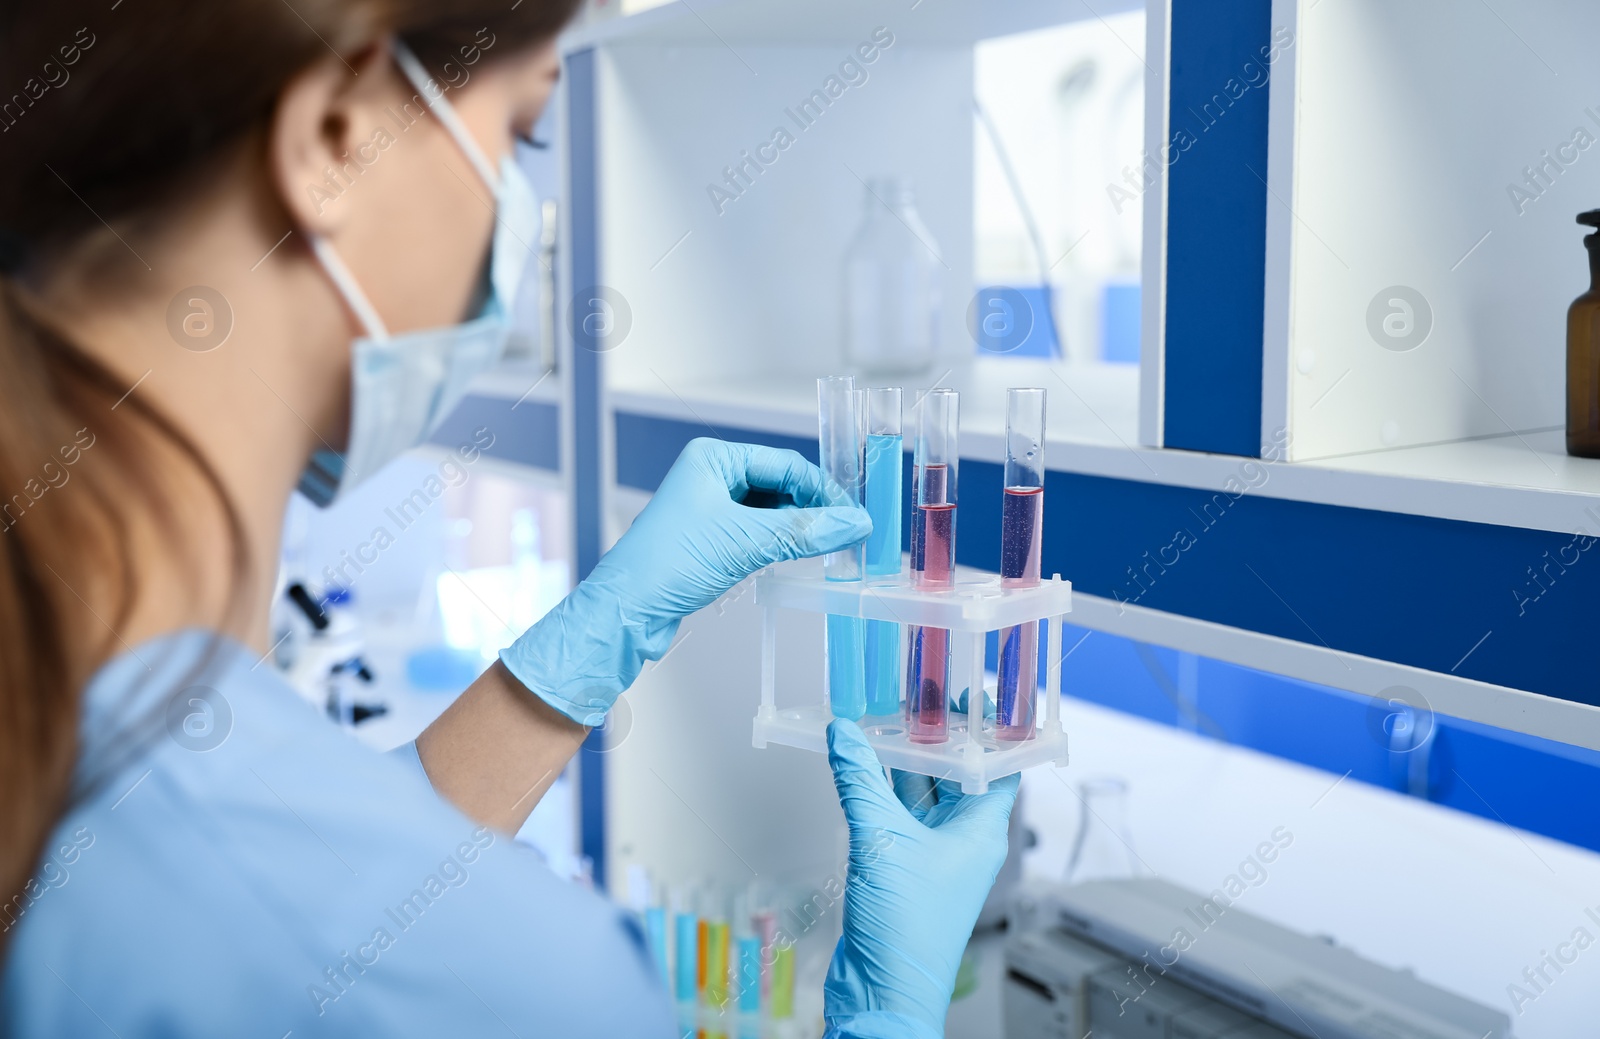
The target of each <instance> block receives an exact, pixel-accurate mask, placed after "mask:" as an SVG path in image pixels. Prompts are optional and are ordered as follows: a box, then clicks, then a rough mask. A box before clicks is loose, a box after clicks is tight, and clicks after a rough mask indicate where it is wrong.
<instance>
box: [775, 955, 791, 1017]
mask: <svg viewBox="0 0 1600 1039" xmlns="http://www.w3.org/2000/svg"><path fill="white" fill-rule="evenodd" d="M793 1016H794V943H793V942H791V941H789V940H788V939H784V940H783V941H780V942H777V943H775V946H774V948H773V953H772V1019H773V1020H774V1021H782V1020H785V1019H787V1018H791V1017H793Z"/></svg>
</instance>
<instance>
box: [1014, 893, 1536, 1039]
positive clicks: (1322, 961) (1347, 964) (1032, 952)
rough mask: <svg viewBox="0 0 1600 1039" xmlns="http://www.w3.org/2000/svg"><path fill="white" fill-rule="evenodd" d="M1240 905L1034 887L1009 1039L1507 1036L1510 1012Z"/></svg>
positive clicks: (1020, 931)
mask: <svg viewBox="0 0 1600 1039" xmlns="http://www.w3.org/2000/svg"><path fill="white" fill-rule="evenodd" d="M1235 879H1237V878H1235ZM1235 890H1236V891H1237V889H1235ZM1236 898H1237V895H1236V896H1235V897H1234V898H1230V897H1229V896H1228V895H1226V894H1225V893H1224V892H1223V890H1220V889H1219V890H1217V891H1213V892H1212V893H1211V894H1210V895H1203V894H1200V893H1199V892H1195V891H1188V890H1186V889H1184V888H1181V887H1178V886H1177V885H1175V884H1169V883H1167V882H1166V881H1164V880H1158V879H1156V878H1154V877H1144V878H1138V879H1125V880H1098V881H1092V882H1089V883H1084V884H1071V885H1063V884H1052V885H1045V886H1035V887H1032V888H1030V889H1029V890H1028V891H1027V892H1026V893H1024V894H1021V895H1019V898H1018V902H1017V907H1018V912H1017V913H1015V914H1014V915H1013V929H1012V932H1011V934H1010V935H1009V936H1008V937H1007V940H1006V974H1005V982H1004V989H1003V992H1002V996H1001V998H1002V1006H1003V1012H1004V1017H1005V1035H1006V1039H1082V1037H1083V1035H1084V1034H1085V1033H1088V1032H1091V1031H1092V1032H1093V1034H1094V1035H1096V1036H1100V1037H1102V1039H1153V1037H1158V1036H1159V1037H1166V1039H1221V1037H1223V1036H1226V1037H1227V1039H1288V1037H1301V1039H1395V1037H1398V1036H1417V1037H1419V1039H1420V1037H1422V1036H1427V1037H1429V1039H1509V1036H1510V1035H1511V1021H1510V1018H1508V1017H1507V1016H1506V1015H1505V1014H1504V1013H1501V1012H1500V1011H1498V1010H1494V1009H1491V1008H1490V1007H1486V1006H1483V1005H1481V1004H1478V1003H1473V1002H1471V1001H1470V1000H1467V999H1463V998H1462V997H1460V996H1457V995H1454V994H1453V993H1449V992H1446V991H1444V990H1443V989H1440V988H1435V987H1434V986H1432V985H1430V984H1428V983H1427V982H1424V981H1422V980H1420V979H1418V978H1417V977H1416V976H1415V975H1413V974H1412V973H1411V972H1409V971H1404V970H1394V969H1391V968H1388V967H1383V966H1380V965H1378V964H1376V963H1373V962H1371V961H1370V960H1366V959H1363V958H1362V957H1360V956H1358V955H1356V954H1355V953H1354V952H1352V951H1351V950H1349V949H1345V948H1342V947H1340V946H1338V945H1336V944H1334V942H1332V941H1331V940H1329V939H1325V938H1320V937H1318V938H1313V937H1309V936H1306V935H1302V934H1298V933H1296V932H1294V931H1291V930H1288V929H1287V928H1284V927H1280V926H1278V925H1277V924H1274V923H1271V922H1270V921H1268V920H1265V919H1263V918H1261V917H1259V916H1255V915H1254V914H1252V913H1249V912H1247V911H1245V910H1244V909H1242V908H1239V907H1238V906H1237V905H1234V904H1233V903H1234V901H1235V900H1236Z"/></svg>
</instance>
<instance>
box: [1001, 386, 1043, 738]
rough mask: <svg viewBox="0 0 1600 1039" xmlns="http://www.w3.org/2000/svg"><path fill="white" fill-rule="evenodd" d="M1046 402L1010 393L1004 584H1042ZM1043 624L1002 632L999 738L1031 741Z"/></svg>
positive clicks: (1035, 395)
mask: <svg viewBox="0 0 1600 1039" xmlns="http://www.w3.org/2000/svg"><path fill="white" fill-rule="evenodd" d="M1044 404H1045V393H1044V390H1040V389H1011V390H1007V391H1006V473H1005V492H1004V494H1003V495H1002V496H1001V498H1002V501H1001V512H1000V585H1001V587H1003V588H1033V587H1035V586H1037V585H1038V584H1039V555H1040V542H1041V537H1042V525H1043V521H1044ZM1038 701H1039V622H1038V621H1030V622H1028V623H1027V624H1018V625H1014V626H1013V627H1009V628H1006V629H1004V630H1002V631H1001V632H1000V666H999V689H998V691H997V694H996V698H995V718H994V736H995V739H997V740H1005V741H1007V742H1018V741H1021V740H1031V739H1033V736H1034V728H1035V723H1036V719H1037V716H1038Z"/></svg>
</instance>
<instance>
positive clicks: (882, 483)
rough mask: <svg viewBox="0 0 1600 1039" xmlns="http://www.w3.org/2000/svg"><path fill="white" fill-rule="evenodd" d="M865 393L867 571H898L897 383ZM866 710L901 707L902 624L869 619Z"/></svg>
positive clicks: (880, 711) (879, 574) (876, 712)
mask: <svg viewBox="0 0 1600 1039" xmlns="http://www.w3.org/2000/svg"><path fill="white" fill-rule="evenodd" d="M863 392H864V393H865V394H866V408H867V415H866V422H867V446H866V467H865V471H866V488H865V490H864V491H863V497H864V499H865V501H866V506H867V515H868V516H870V517H871V518H872V533H871V534H869V535H868V536H867V542H866V550H865V554H866V571H867V576H868V577H890V576H893V575H895V574H898V573H899V572H900V567H901V556H900V502H901V493H902V488H901V476H900V474H901V467H902V464H903V463H902V459H903V456H904V451H905V444H904V440H903V439H902V437H901V430H900V406H901V405H900V388H899V387H898V386H894V387H878V388H874V389H869V390H865V391H863ZM864 638H865V643H866V668H867V670H866V680H867V713H868V714H872V715H885V714H897V713H899V710H900V625H898V624H896V623H894V622H893V621H867V622H866V625H865V632H864Z"/></svg>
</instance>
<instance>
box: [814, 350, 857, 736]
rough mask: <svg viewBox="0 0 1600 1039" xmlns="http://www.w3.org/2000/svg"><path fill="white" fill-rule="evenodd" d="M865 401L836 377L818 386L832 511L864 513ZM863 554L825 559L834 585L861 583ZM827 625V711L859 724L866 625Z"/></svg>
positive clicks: (820, 439) (853, 621)
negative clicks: (846, 509) (845, 509)
mask: <svg viewBox="0 0 1600 1039" xmlns="http://www.w3.org/2000/svg"><path fill="white" fill-rule="evenodd" d="M863 410H864V409H863V399H862V395H861V392H860V391H859V390H857V389H856V380H855V378H854V377H853V376H849V375H834V376H828V377H826V378H822V379H818V380H817V419H818V422H817V433H818V435H817V446H818V449H819V451H818V454H819V457H820V458H821V460H822V473H823V476H824V477H826V479H827V484H826V487H825V489H824V494H825V496H826V498H827V501H828V504H829V505H853V506H855V507H857V508H860V507H861V487H862V476H863V459H864V447H865V445H864V444H863V442H862V441H863V431H864V430H865V428H866V426H865V423H864V421H863V419H864V418H865V416H864V414H863ZM862 563H863V548H862V546H861V545H852V546H850V547H849V548H846V549H842V550H840V551H838V552H830V553H828V554H827V555H826V556H823V557H822V574H823V576H824V577H825V578H827V579H828V580H829V581H857V582H859V581H860V580H861V573H862V569H863V567H862ZM827 625H828V706H829V709H830V710H831V711H832V712H833V716H834V717H835V718H849V719H850V720H851V721H856V720H858V719H860V718H861V716H862V715H864V714H866V713H867V683H866V661H865V657H864V653H863V647H862V623H861V621H860V619H858V618H856V617H838V616H832V615H830V616H829V617H828V621H827Z"/></svg>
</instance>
